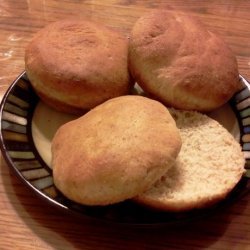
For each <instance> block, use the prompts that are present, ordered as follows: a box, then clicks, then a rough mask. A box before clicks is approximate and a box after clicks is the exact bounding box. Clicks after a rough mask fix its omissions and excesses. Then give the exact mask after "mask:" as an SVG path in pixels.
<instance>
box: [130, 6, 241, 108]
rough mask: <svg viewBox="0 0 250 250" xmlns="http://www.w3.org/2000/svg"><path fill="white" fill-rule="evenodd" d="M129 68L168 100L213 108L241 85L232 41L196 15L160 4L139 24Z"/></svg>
mask: <svg viewBox="0 0 250 250" xmlns="http://www.w3.org/2000/svg"><path fill="white" fill-rule="evenodd" d="M129 68H130V70H131V73H132V75H133V76H134V78H135V80H136V81H137V82H138V84H139V85H140V86H141V87H142V89H143V90H144V91H145V92H147V93H149V94H150V95H151V96H152V97H153V98H156V99H158V100H160V101H161V102H163V103H165V104H166V105H168V106H172V107H175V108H178V109H185V110H197V111H204V112H206V111H211V110H213V109H216V108H218V107H219V106H221V105H222V104H224V103H226V102H227V101H228V100H229V99H230V98H231V97H232V95H233V94H234V93H235V92H236V91H237V90H238V89H239V88H240V83H239V72H238V67H237V62H236V58H235V56H234V55H233V53H232V51H231V50H230V49H229V47H228V46H227V45H226V44H225V43H224V42H223V41H222V40H221V39H220V38H219V37H218V36H216V35H215V34H213V33H212V32H210V31H208V30H207V29H206V28H205V26H204V25H203V24H202V23H200V22H199V21H198V20H196V19H195V18H193V17H189V16H187V15H186V14H183V13H182V12H177V11H173V10H172V11H168V10H164V9H163V10H154V11H152V12H149V13H148V14H146V15H145V16H142V17H141V18H140V19H139V20H138V21H137V22H136V23H135V25H134V27H133V29H132V32H131V37H130V42H129Z"/></svg>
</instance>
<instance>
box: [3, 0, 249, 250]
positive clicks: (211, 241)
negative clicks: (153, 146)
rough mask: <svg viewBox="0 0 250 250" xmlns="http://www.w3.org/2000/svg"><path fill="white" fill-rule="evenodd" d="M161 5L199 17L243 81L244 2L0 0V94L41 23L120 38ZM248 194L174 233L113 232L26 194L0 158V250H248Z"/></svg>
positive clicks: (246, 65)
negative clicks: (86, 23) (70, 21)
mask: <svg viewBox="0 0 250 250" xmlns="http://www.w3.org/2000/svg"><path fill="white" fill-rule="evenodd" d="M167 5H170V6H172V7H175V8H178V9H180V10H183V11H186V12H188V13H190V14H191V15H194V16H197V17H198V18H200V19H201V20H202V21H203V22H204V23H205V24H206V25H207V26H208V28H209V29H210V30H212V31H213V32H216V33H217V34H219V35H220V36H221V37H223V39H224V40H225V41H226V42H227V43H228V44H229V46H230V47H231V49H232V50H233V52H234V53H235V55H236V57H237V60H238V66H239V72H240V74H241V75H243V76H244V77H245V78H246V79H250V16H249V9H250V1H248V0H220V1H218V0H199V1H196V0H188V1H187V0H179V1H174V0H166V1H161V0H156V1H150V0H145V1H142V0H138V1H137V0H118V1H115V0H89V1H88V0H86V1H84V0H75V1H68V0H61V1H56V0H46V1H45V0H44V1H40V0H29V1H24V0H19V1H16V0H1V1H0V94H1V98H2V96H3V94H4V93H5V92H6V90H7V88H8V87H9V85H10V84H11V83H12V82H13V80H14V79H15V78H16V77H17V76H18V75H19V74H20V73H21V72H22V71H23V70H24V49H25V46H26V45H27V43H28V42H29V41H30V39H31V38H32V36H33V34H34V33H35V32H37V31H38V30H39V29H41V28H42V27H44V26H45V25H46V24H48V23H50V22H53V21H56V20H60V19H63V18H66V17H72V16H80V17H84V18H87V19H90V20H94V21H100V22H102V23H104V24H105V25H107V26H110V27H113V28H115V29H117V30H119V31H120V32H123V33H124V34H125V35H129V32H130V29H131V27H132V26H133V24H134V22H135V21H136V20H137V19H138V17H140V16H141V15H142V14H144V13H146V12H148V11H149V10H150V9H153V8H158V7H160V8H163V7H166V6H167ZM249 199H250V196H249V195H247V196H244V197H243V198H242V199H241V200H239V201H237V202H236V203H234V204H232V205H230V206H228V207H227V208H225V209H223V211H221V210H220V211H218V212H216V213H214V214H212V215H211V216H209V217H207V218H204V219H202V220H199V221H196V222H193V223H190V224H187V225H182V226H178V227H173V226H168V227H163V228H151V229H141V228H130V227H116V226H114V225H109V224H106V223H101V222H97V221H93V220H91V219H89V218H82V217H80V218H79V217H76V216H74V215H68V214H65V213H64V212H62V211H60V210H58V209H56V208H55V207H52V206H50V205H48V204H47V203H45V202H44V201H43V200H42V199H40V197H37V196H36V195H35V194H34V193H33V192H31V191H30V189H28V188H27V187H26V186H25V185H23V183H22V182H20V180H19V179H18V178H17V177H16V176H15V175H14V174H13V172H12V171H11V170H10V169H9V168H8V166H7V164H6V163H5V161H4V159H3V158H2V156H1V159H0V249H1V250H2V249H3V250H5V249H26V250H28V249H39V250H42V249H46V250H48V249H239V250H242V249H250V203H249Z"/></svg>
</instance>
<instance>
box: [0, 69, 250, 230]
mask: <svg viewBox="0 0 250 250" xmlns="http://www.w3.org/2000/svg"><path fill="white" fill-rule="evenodd" d="M240 81H241V82H242V86H243V88H242V90H241V91H240V92H238V93H237V94H236V95H235V96H234V97H233V98H232V99H231V100H230V103H229V104H230V109H231V110H233V112H234V114H235V115H236V117H237V123H238V124H237V125H238V127H239V132H240V133H239V141H240V143H241V145H242V149H243V152H244V155H245V158H246V165H245V168H246V173H245V176H244V177H243V178H242V180H241V181H240V183H239V184H238V185H237V186H236V187H235V189H234V190H233V191H232V192H231V194H230V195H229V197H228V198H227V199H225V200H224V201H222V202H221V203H219V204H217V205H216V206H215V207H213V208H209V209H202V210H197V211H191V212H187V213H166V212H156V211H150V210H147V209H146V208H143V207H141V206H139V205H137V204H134V203H133V202H132V201H126V202H122V203H119V204H116V205H111V206H105V207H88V206H83V205H80V204H77V203H75V202H72V201H70V200H68V199H67V198H66V197H64V196H63V195H62V194H61V193H60V192H59V191H58V190H57V189H56V187H55V186H54V183H53V175H52V169H51V168H50V167H49V166H48V162H47V163H46V161H44V159H43V158H42V157H41V154H40V153H39V150H38V149H37V148H36V146H35V143H34V139H33V136H32V117H33V114H34V110H35V108H36V106H37V103H38V102H39V98H38V97H37V96H36V94H35V93H34V91H33V89H32V87H31V85H30V82H29V80H28V78H27V76H26V74H25V72H23V73H22V74H21V75H20V76H19V77H18V78H17V79H16V80H15V82H14V83H13V84H12V85H11V86H10V87H9V89H8V91H7V92H6V94H5V95H4V97H3V100H2V103H1V110H0V116H1V123H0V126H1V134H0V144H1V150H2V154H3V156H4V158H5V160H6V162H7V164H8V165H9V167H10V168H12V169H13V170H14V171H15V173H16V174H17V175H18V176H19V177H20V178H21V180H22V181H23V182H24V183H25V184H26V185H28V186H29V187H30V188H31V189H32V190H33V191H34V192H36V193H37V194H38V195H39V196H41V197H42V198H44V199H45V200H46V201H48V202H50V203H52V204H54V205H56V206H58V207H61V208H63V209H66V210H68V211H72V212H76V213H78V214H82V215H87V216H90V217H94V218H97V219H99V220H105V221H112V222H116V223H122V224H129V225H139V226H155V225H168V224H170V223H179V222H185V221H189V220H193V219H197V218H200V217H201V216H204V215H207V214H209V213H210V212H212V211H214V210H215V209H216V208H218V207H223V206H224V205H226V204H228V203H229V202H231V201H233V200H235V199H236V198H239V197H241V195H242V194H244V193H246V192H247V191H248V190H249V187H248V186H249V182H248V179H249V178H250V91H249V89H250V85H249V83H248V82H247V81H246V80H245V79H244V78H243V77H241V76H240ZM40 118H41V117H40ZM41 119H43V118H41Z"/></svg>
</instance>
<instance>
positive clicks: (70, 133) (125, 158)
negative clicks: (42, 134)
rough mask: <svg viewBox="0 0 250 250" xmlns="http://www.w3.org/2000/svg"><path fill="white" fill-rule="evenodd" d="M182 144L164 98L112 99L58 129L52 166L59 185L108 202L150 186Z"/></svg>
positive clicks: (86, 200) (86, 199)
mask: <svg viewBox="0 0 250 250" xmlns="http://www.w3.org/2000/svg"><path fill="white" fill-rule="evenodd" d="M180 148H181V138H180V134H179V130H178V129H177V127H176V124H175V121H174V119H173V118H172V116H171V115H170V113H169V112H168V110H167V108H166V107H164V106H163V105H162V104H161V103H159V102H157V101H154V100H151V99H148V98H146V97H141V96H132V95H131V96H123V97H117V98H113V99H111V100H109V101H106V102H105V103H103V104H101V105H99V106H97V107H96V108H94V109H92V110H91V111H89V112H88V113H87V114H85V115H84V116H82V117H80V118H79V119H76V120H74V121H72V122H69V123H67V124H65V125H63V126H62V127H60V128H59V130H58V131H57V133H56V135H55V137H54V139H53V141H52V167H53V176H54V182H55V185H56V186H57V188H58V189H59V190H60V191H61V192H62V193H63V194H64V195H65V196H66V197H68V198H69V199H71V200H74V201H76V202H78V203H81V204H85V205H108V204H112V203H116V202H120V201H123V200H125V199H129V198H132V197H134V196H136V195H138V194H140V193H142V192H144V191H145V190H146V189H148V188H149V187H150V186H151V185H152V184H153V183H155V181H156V180H157V179H159V178H160V177H161V176H162V175H163V174H164V173H165V172H166V171H167V170H168V169H169V168H170V167H171V166H172V165H173V163H174V161H175V159H176V157H177V155H178V153H179V151H180Z"/></svg>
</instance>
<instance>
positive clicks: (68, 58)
mask: <svg viewBox="0 0 250 250" xmlns="http://www.w3.org/2000/svg"><path fill="white" fill-rule="evenodd" d="M25 68H26V72H27V75H28V77H29V79H30V81H31V84H32V86H33V87H34V89H35V90H36V92H37V94H38V95H39V96H40V98H41V99H42V100H43V101H44V102H46V103H47V104H49V105H50V106H52V107H54V108H56V109H57V110H60V111H66V112H70V113H82V110H83V112H84V111H85V110H86V109H90V108H93V107H95V106H96V105H98V104H100V103H102V102H104V101H106V100H108V99H110V98H113V97H116V96H120V95H125V94H128V93H129V91H130V88H131V87H132V85H133V84H132V83H131V79H130V75H129V72H128V65H127V39H126V38H124V37H123V36H122V35H120V34H119V33H118V32H116V31H114V30H111V29H109V28H107V27H104V26H103V25H100V24H97V23H93V22H90V21H86V20H82V19H71V20H63V21H58V22H55V23H52V24H50V25H48V26H47V27H45V28H44V29H42V30H41V31H39V32H38V33H37V34H36V35H35V37H34V38H33V39H32V41H31V42H30V43H29V45H28V46H27V48H26V51H25Z"/></svg>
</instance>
